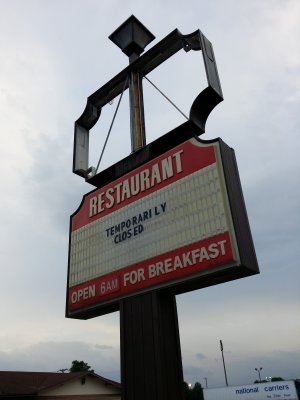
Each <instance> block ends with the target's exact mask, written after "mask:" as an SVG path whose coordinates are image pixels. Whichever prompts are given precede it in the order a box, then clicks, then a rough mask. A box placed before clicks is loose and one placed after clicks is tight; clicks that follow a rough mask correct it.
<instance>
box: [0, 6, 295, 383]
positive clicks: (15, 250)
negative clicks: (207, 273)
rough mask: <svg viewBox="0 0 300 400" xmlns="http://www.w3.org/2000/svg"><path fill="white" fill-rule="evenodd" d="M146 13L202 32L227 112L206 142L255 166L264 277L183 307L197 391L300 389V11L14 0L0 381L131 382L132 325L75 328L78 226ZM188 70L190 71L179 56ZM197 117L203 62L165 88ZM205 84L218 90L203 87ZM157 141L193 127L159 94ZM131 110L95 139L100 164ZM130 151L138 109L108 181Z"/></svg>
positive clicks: (102, 321) (153, 122) (5, 12)
mask: <svg viewBox="0 0 300 400" xmlns="http://www.w3.org/2000/svg"><path fill="white" fill-rule="evenodd" d="M131 14H134V15H135V16H136V17H137V18H138V19H140V21H141V22H142V23H143V24H144V25H146V26H147V28H148V29H149V30H150V31H151V32H152V33H153V34H154V35H155V36H156V39H155V41H154V42H153V43H152V44H151V45H149V48H150V47H151V46H152V45H153V44H155V43H157V42H158V40H160V39H162V38H163V37H165V36H166V35H167V34H168V33H170V32H171V31H172V30H174V29H175V28H178V29H179V30H180V31H181V32H182V33H183V34H188V33H191V32H193V31H195V30H196V29H200V30H201V31H202V32H203V33H204V34H205V35H206V37H207V38H208V39H209V40H210V41H211V42H212V43H213V46H214V51H215V56H216V60H217V65H218V70H219V75H220V79H221V84H222V88H223V93H224V99H225V100H224V102H223V103H221V104H220V105H219V106H218V107H217V108H216V109H215V110H214V111H213V113H212V114H211V115H210V118H209V120H208V123H207V126H206V133H205V135H204V136H203V139H211V138H216V137H221V138H222V139H223V140H224V141H225V142H226V143H227V144H228V145H229V146H231V147H233V148H234V149H235V152H236V157H237V161H238V165H239V171H240V177H241V181H242V186H243V190H244V196H245V201H246V205H247V211H248V216H249V220H250V225H251V230H252V235H253V239H254V243H255V247H256V253H257V258H258V262H259V266H260V270H261V273H260V275H256V276H254V277H250V278H245V279H242V280H238V281H234V282H230V283H225V284H222V285H219V286H215V287H211V288H207V289H203V290H199V291H195V292H191V293H187V294H184V295H180V296H177V305H178V312H179V324H180V336H181V348H182V358H183V369H184V378H185V380H186V381H187V382H191V383H194V382H195V381H199V382H200V383H201V384H202V385H205V380H204V378H207V381H208V386H209V387H217V386H222V385H224V384H225V380H224V373H223V365H222V358H221V352H220V347H219V340H220V339H222V340H223V344H224V356H225V361H226V367H227V374H228V382H229V384H230V385H236V384H246V383H252V382H253V381H254V380H255V379H257V378H258V376H257V373H256V371H255V370H254V368H255V367H263V370H262V377H265V376H268V377H269V376H281V377H283V378H287V379H289V378H299V377H300V307H299V306H300V290H299V286H300V285H299V282H300V261H299V260H300V182H299V177H300V157H299V151H300V135H299V127H300V41H299V38H300V2H299V1H298V0H243V1H234V0H210V1H204V0H186V1H184V2H182V1H178V0H172V1H171V0H165V1H158V0H152V1H151V2H150V1H148V2H146V1H144V0H131V1H129V0H109V1H108V0H101V1H99V0H26V1H24V0H0V54H1V63H0V130H1V140H2V145H1V146H0V160H1V168H0V182H1V207H0V218H1V230H0V235H1V236H0V239H1V240H0V255H1V259H0V260H1V264H0V271H1V290H0V321H1V328H0V370H24V371H57V370H59V369H61V368H69V367H70V366H71V362H72V360H74V359H78V360H84V361H86V362H88V363H89V364H90V365H91V366H92V367H93V368H94V369H95V371H96V372H97V373H99V374H100V375H103V376H104V377H107V378H111V379H115V380H119V379H120V361H119V351H120V343H119V339H120V338H119V315H118V313H114V314H111V315H107V316H103V317H98V318H94V319H91V320H87V321H78V320H71V319H65V317H64V313H65V296H66V280H67V256H68V235H69V216H70V215H71V214H72V213H73V212H74V211H75V210H76V209H77V207H78V206H79V204H80V202H81V199H82V196H83V194H84V193H86V192H88V191H90V190H92V189H93V187H92V186H90V185H89V184H87V183H86V182H84V180H83V179H82V178H80V177H78V176H77V175H74V174H72V151H73V130H74V121H75V120H76V119H77V118H78V117H79V116H80V115H81V113H82V112H83V110H84V107H85V104H86V98H87V97H88V96H89V95H90V94H92V93H93V92H94V91H96V90H97V89H98V88H99V87H101V86H102V85H103V84H104V83H106V82H107V81H108V80H109V79H111V78H112V77H113V76H114V75H116V74H117V73H118V72H119V71H120V70H121V69H123V68H124V67H126V65H127V63H128V59H127V57H126V56H125V55H124V54H123V53H122V52H121V51H120V50H119V48H118V47H116V46H115V45H114V44H113V43H112V42H111V41H110V40H109V39H108V36H109V35H110V34H111V33H112V32H113V31H114V30H115V29H116V28H117V27H118V26H119V25H120V24H121V23H122V22H123V21H124V20H125V19H127V18H128V17H129V16H130V15H131ZM176 57H177V58H176ZM149 78H150V79H152V80H153V81H154V83H155V84H156V85H157V86H159V88H160V89H161V90H163V91H164V92H165V93H166V94H167V95H168V96H169V97H170V98H172V100H174V102H175V103H176V104H177V105H178V106H179V107H180V108H181V109H182V110H183V112H185V113H186V114H188V112H189V108H190V106H191V104H192V102H193V100H194V98H195V96H196V95H197V94H198V93H199V92H200V91H201V90H202V89H203V88H204V87H205V86H203V85H205V79H204V78H205V75H204V72H203V66H202V56H201V54H200V53H199V52H194V53H193V54H190V53H188V54H186V53H184V52H182V53H180V54H178V55H176V56H174V60H169V61H168V62H167V63H166V64H165V65H163V66H161V67H160V68H158V69H157V71H154V72H153V73H151V74H150V75H149ZM201 85H202V86H201ZM144 90H145V108H146V111H145V112H146V133H147V140H148V142H150V141H152V140H153V139H155V138H157V137H159V136H160V135H162V134H164V133H166V132H167V131H168V130H170V129H172V128H174V127H175V126H177V125H179V124H181V123H182V122H184V120H183V118H182V116H181V115H180V114H179V113H178V112H177V111H176V110H174V109H173V108H172V107H171V106H170V104H168V103H166V101H165V100H164V99H163V98H161V96H160V95H159V94H157V93H156V92H155V91H154V90H153V88H152V87H151V86H149V84H147V82H144ZM116 103H117V101H114V103H113V104H112V105H111V106H107V107H106V108H105V110H103V113H102V115H101V118H100V120H99V122H98V124H97V125H96V126H95V128H94V129H93V130H92V131H91V164H93V165H96V164H97V158H98V157H99V155H100V152H101V148H102V144H103V141H104V137H105V135H106V133H107V130H108V127H109V124H110V121H111V116H112V113H113V112H114V110H115V106H116ZM129 153H130V134H129V106H128V99H127V94H126V96H124V101H123V102H122V105H121V108H120V112H119V116H118V119H117V121H116V124H115V126H114V128H113V131H112V134H111V138H110V140H109V144H108V148H107V150H106V152H105V156H104V159H103V163H102V165H101V167H100V168H102V169H103V168H105V167H106V166H108V165H110V164H111V163H113V162H115V161H117V160H119V159H121V158H123V157H124V156H126V155H128V154H129Z"/></svg>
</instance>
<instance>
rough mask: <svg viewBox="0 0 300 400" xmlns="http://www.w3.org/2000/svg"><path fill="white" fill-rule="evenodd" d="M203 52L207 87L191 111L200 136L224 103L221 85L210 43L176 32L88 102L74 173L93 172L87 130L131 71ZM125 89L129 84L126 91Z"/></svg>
mask: <svg viewBox="0 0 300 400" xmlns="http://www.w3.org/2000/svg"><path fill="white" fill-rule="evenodd" d="M181 49H183V50H185V51H186V52H188V51H190V50H195V51H197V50H202V56H203V62H204V66H205V71H206V78H207V84H208V86H207V87H206V88H205V89H204V90H203V91H202V92H201V93H200V94H199V95H198V96H197V97H196V99H195V100H194V101H193V103H192V106H191V108H190V115H189V119H190V121H191V122H192V123H193V124H194V125H195V126H196V127H197V128H198V132H199V135H200V134H202V133H204V131H205V123H206V120H207V118H208V116H209V114H210V113H211V111H212V110H213V109H214V108H215V107H216V105H217V104H218V103H220V102H221V101H222V100H223V94H222V89H221V84H220V80H219V76H218V71H217V65H216V61H215V56H214V52H213V47H212V44H211V42H210V41H209V40H208V39H207V38H206V37H205V36H204V35H203V33H202V32H201V31H200V30H197V31H195V32H193V33H191V34H188V35H182V34H181V33H180V32H179V31H178V29H175V30H174V31H173V32H171V33H170V34H169V35H167V36H166V37H165V38H164V39H162V40H161V41H160V42H159V43H157V44H156V45H155V46H153V47H152V48H151V49H150V50H148V51H147V52H146V53H144V54H143V55H142V56H140V57H139V58H137V59H136V60H135V61H133V62H132V63H131V64H129V65H128V67H126V68H125V69H123V70H122V71H121V72H120V73H119V74H117V75H116V76H115V77H114V78H112V79H111V80H110V81H109V82H107V83H106V84H105V85H104V86H102V87H101V88H100V89H98V90H97V91H96V92H95V93H93V94H92V95H91V96H89V97H88V99H87V105H86V107H85V109H84V111H83V113H82V115H81V116H80V117H79V118H78V120H77V121H76V122H75V130H74V150H73V172H74V173H75V174H77V175H80V176H82V177H84V178H85V180H86V181H88V180H89V179H90V178H91V177H93V174H94V169H93V167H90V166H89V165H88V164H89V130H90V129H92V127H93V126H94V125H95V124H96V123H97V121H98V119H99V117H100V114H101V110H102V107H103V106H105V105H106V104H107V103H109V102H110V101H112V100H113V99H114V98H115V97H116V96H118V95H119V94H121V93H122V90H123V86H124V82H125V80H126V79H127V76H128V75H129V74H130V73H131V72H132V71H138V72H139V74H140V76H145V75H147V74H148V73H149V72H151V71H152V70H153V69H155V68H156V67H157V66H159V65H160V64H161V63H163V62H164V61H166V60H167V59H168V58H170V57H171V56H173V55H174V54H175V53H177V52H178V51H179V50H181ZM127 88H128V84H127V85H126V87H125V89H127Z"/></svg>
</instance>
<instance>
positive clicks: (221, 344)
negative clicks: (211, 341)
mask: <svg viewBox="0 0 300 400" xmlns="http://www.w3.org/2000/svg"><path fill="white" fill-rule="evenodd" d="M220 347H221V353H222V360H223V367H224V375H225V382H226V386H228V381H227V374H226V367H225V360H224V353H223V343H222V340H220Z"/></svg>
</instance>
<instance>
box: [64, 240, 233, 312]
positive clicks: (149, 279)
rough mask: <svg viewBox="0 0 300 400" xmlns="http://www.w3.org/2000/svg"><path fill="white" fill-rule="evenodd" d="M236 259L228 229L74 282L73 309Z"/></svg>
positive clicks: (70, 296)
mask: <svg viewBox="0 0 300 400" xmlns="http://www.w3.org/2000/svg"><path fill="white" fill-rule="evenodd" d="M232 261H234V259H233V254H232V247H231V243H230V237H229V234H228V233H224V234H221V235H218V236H215V237H212V238H210V239H207V240H203V241H200V242H196V243H193V244H191V245H188V246H185V247H182V248H180V249H177V250H174V251H171V252H169V253H166V254H163V255H161V256H157V257H153V258H152V259H150V260H147V261H146V262H141V263H137V264H135V265H131V266H129V267H126V268H123V269H121V270H119V271H118V272H117V273H110V274H107V275H105V276H102V277H101V278H96V279H93V280H90V281H88V282H84V283H82V284H80V285H77V286H74V287H72V288H70V292H69V309H70V311H75V310H78V309H81V308H85V307H87V306H89V305H92V304H96V303H98V302H102V301H104V300H105V301H106V300H109V299H111V298H115V297H124V296H125V295H127V294H130V293H134V292H136V291H140V290H142V289H144V288H149V287H155V286H157V285H158V286H159V285H161V284H162V283H164V282H167V281H173V282H174V281H177V280H179V281H181V280H182V279H183V278H186V277H188V276H191V275H194V274H198V273H200V272H201V271H205V270H208V269H211V268H214V267H216V266H218V265H226V264H229V263H230V262H232Z"/></svg>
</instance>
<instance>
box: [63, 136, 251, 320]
mask: <svg viewBox="0 0 300 400" xmlns="http://www.w3.org/2000/svg"><path fill="white" fill-rule="evenodd" d="M247 224H248V220H247V216H246V211H245V206H244V203H243V197H242V192H241V188H240V183H239V178H238V172H237V169H236V164H235V158H234V153H233V151H232V149H230V148H229V147H228V146H227V145H225V143H224V142H222V141H221V140H220V139H218V140H214V141H202V140H199V139H198V138H196V137H193V138H191V139H189V140H186V141H185V142H183V143H181V144H179V145H177V146H175V147H174V148H171V149H168V150H167V151H166V152H164V153H163V154H160V155H159V156H156V157H153V158H152V159H150V160H149V161H147V162H146V163H144V164H142V165H140V166H139V167H138V168H135V169H133V170H131V171H130V172H128V173H126V174H124V175H121V176H120V177H118V178H117V179H114V180H112V181H111V182H109V183H105V185H103V186H102V187H98V188H97V189H96V190H93V191H92V192H90V193H88V194H86V195H85V196H84V198H83V200H82V202H81V204H80V206H79V208H78V210H77V211H76V212H75V213H74V214H73V215H72V216H71V218H70V244H69V267H68V288H67V306H66V307H67V310H66V313H67V316H68V317H71V318H84V319H85V318H89V317H91V316H96V315H101V314H104V313H106V312H108V310H109V309H110V307H116V308H117V307H118V304H119V301H120V300H122V299H124V298H125V297H127V296H132V295H135V294H138V293H142V292H145V291H149V290H156V289H158V290H160V289H162V288H169V290H173V291H174V293H175V294H176V293H181V292H184V291H188V290H192V289H195V288H199V287H204V286H209V285H212V284H215V283H221V282H223V281H227V280H231V279H236V278H239V277H242V276H246V275H251V274H253V273H257V272H258V269H257V264H256V258H255V254H254V250H253V244H252V239H251V234H250V229H249V226H248V225H247ZM241 236H243V238H242V237H241ZM245 240H246V242H247V243H246V247H245V243H244V242H245ZM249 246H250V247H249ZM249 248H250V250H249Z"/></svg>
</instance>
